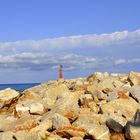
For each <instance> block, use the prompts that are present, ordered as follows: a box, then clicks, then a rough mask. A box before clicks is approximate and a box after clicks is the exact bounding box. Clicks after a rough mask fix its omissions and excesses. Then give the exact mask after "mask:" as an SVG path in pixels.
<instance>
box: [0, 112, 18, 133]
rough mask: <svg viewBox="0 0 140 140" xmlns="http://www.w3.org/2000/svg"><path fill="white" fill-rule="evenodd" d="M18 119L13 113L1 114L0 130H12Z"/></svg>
mask: <svg viewBox="0 0 140 140" xmlns="http://www.w3.org/2000/svg"><path fill="white" fill-rule="evenodd" d="M16 120H17V119H16V118H14V116H12V115H0V131H1V132H5V131H11V130H12V129H13V128H14V126H15V122H16Z"/></svg>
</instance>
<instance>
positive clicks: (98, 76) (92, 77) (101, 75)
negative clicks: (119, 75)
mask: <svg viewBox="0 0 140 140" xmlns="http://www.w3.org/2000/svg"><path fill="white" fill-rule="evenodd" d="M108 76H109V74H108V73H107V72H105V73H101V72H95V73H94V74H92V75H90V76H88V77H87V81H92V80H95V79H103V78H106V77H108Z"/></svg>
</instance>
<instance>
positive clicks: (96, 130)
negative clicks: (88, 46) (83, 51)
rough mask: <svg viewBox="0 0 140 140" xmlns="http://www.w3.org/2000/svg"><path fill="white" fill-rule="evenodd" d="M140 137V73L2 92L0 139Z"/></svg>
mask: <svg viewBox="0 0 140 140" xmlns="http://www.w3.org/2000/svg"><path fill="white" fill-rule="evenodd" d="M139 138H140V73H139V72H130V73H129V74H117V73H115V74H113V73H112V74H109V73H101V72H96V73H94V74H92V75H90V76H89V77H87V78H78V79H69V80H64V79H63V80H56V81H48V82H46V83H42V84H40V85H37V86H35V87H32V88H29V89H26V90H25V91H23V92H22V93H18V92H16V91H15V90H12V89H9V88H8V89H5V90H1V91H0V140H15V139H16V140H28V139H29V140H68V139H70V140H84V139H85V140H92V139H97V140H125V139H130V140H131V139H134V140H139Z"/></svg>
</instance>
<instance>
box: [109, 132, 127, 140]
mask: <svg viewBox="0 0 140 140" xmlns="http://www.w3.org/2000/svg"><path fill="white" fill-rule="evenodd" d="M110 140H125V137H124V134H123V133H116V132H111V136H110Z"/></svg>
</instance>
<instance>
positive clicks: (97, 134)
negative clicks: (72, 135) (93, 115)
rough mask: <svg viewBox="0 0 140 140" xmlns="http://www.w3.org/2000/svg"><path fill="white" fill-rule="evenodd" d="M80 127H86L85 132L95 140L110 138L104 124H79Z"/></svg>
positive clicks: (107, 139)
mask: <svg viewBox="0 0 140 140" xmlns="http://www.w3.org/2000/svg"><path fill="white" fill-rule="evenodd" d="M79 127H80V128H85V129H87V134H88V135H90V136H92V139H95V140H110V132H109V129H108V128H107V127H106V126H105V125H94V124H90V125H89V124H88V125H86V124H85V125H81V126H79Z"/></svg>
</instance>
